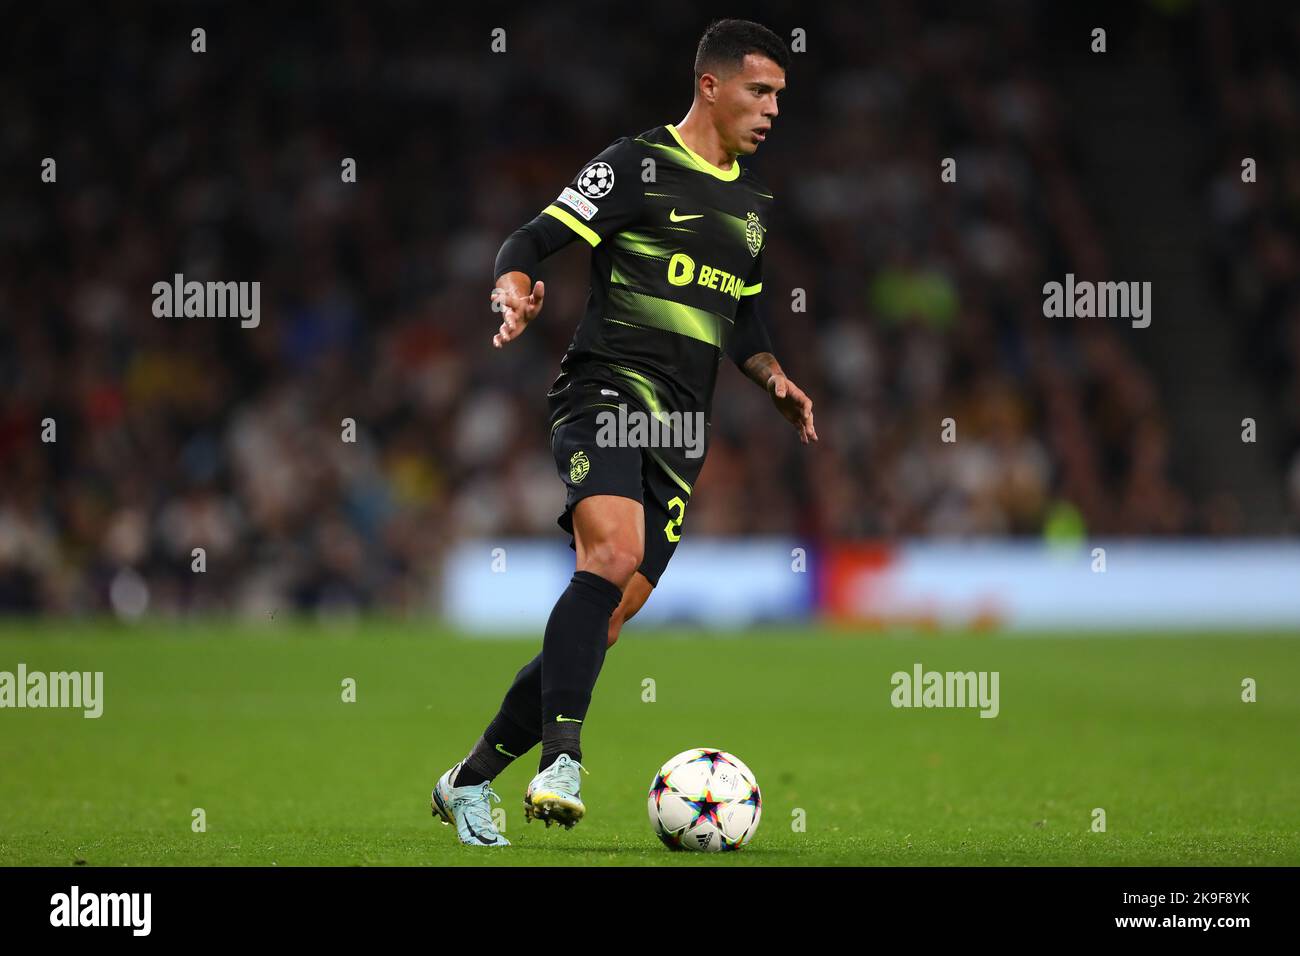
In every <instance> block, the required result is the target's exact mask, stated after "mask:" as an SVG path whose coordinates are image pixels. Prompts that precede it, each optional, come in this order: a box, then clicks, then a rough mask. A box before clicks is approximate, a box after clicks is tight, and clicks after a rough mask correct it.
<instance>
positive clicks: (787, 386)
mask: <svg viewBox="0 0 1300 956" xmlns="http://www.w3.org/2000/svg"><path fill="white" fill-rule="evenodd" d="M767 394H769V395H771V396H772V401H773V402H774V403H775V404H776V408H777V411H779V412H780V413H781V414H782V415H784V416H785V420H786V421H788V422H789V423H790V424H791V425H793V426H794V427H795V428H797V429H799V440H800V441H801V442H803V443H804V444H805V445H807V444H808V443H809V442H814V441H816V440H817V429H815V428H813V412H812V408H813V403H812V399H811V398H809V397H808V396H807V395H805V394H804V391H803V389H802V388H800V387H799V386H798V385H796V384H795V383H794V382H792V381H790V380H789V379H788V378H786V377H785V376H784V375H773V376H772V377H771V378H769V379H768V380H767Z"/></svg>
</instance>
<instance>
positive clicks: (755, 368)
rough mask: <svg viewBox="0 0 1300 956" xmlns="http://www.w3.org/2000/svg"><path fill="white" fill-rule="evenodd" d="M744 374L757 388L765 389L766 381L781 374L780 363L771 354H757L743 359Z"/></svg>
mask: <svg viewBox="0 0 1300 956" xmlns="http://www.w3.org/2000/svg"><path fill="white" fill-rule="evenodd" d="M744 372H745V374H746V375H748V376H749V377H750V378H751V379H753V380H754V382H756V383H757V384H758V386H759V388H767V380H768V379H770V378H771V377H772V376H773V375H781V374H783V373H782V371H781V363H780V362H778V361H777V360H776V356H775V355H773V354H772V353H771V352H757V353H755V354H753V355H751V356H750V357H749V358H747V359H745V365H744Z"/></svg>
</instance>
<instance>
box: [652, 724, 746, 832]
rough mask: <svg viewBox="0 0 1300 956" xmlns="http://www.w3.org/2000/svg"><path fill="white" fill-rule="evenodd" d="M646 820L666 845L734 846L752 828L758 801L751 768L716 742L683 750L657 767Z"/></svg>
mask: <svg viewBox="0 0 1300 956" xmlns="http://www.w3.org/2000/svg"><path fill="white" fill-rule="evenodd" d="M648 804H649V809H650V825H651V826H652V827H653V828H654V831H655V836H657V837H659V839H660V840H662V841H663V843H664V845H665V846H667V847H668V848H669V849H672V850H699V851H702V852H706V853H717V852H723V851H727V850H739V849H740V848H741V847H742V846H744V845H745V844H746V843H748V842H749V841H750V840H751V839H752V838H753V836H754V831H755V830H757V829H758V818H759V816H760V815H761V813H762V808H763V800H762V797H760V796H759V792H758V781H757V780H756V779H754V774H753V771H751V770H750V769H749V768H748V767H746V766H745V764H744V762H743V761H741V760H740V758H738V757H735V756H733V755H732V754H729V753H727V752H726V751H725V750H718V749H717V748H716V747H696V748H695V749H693V750H685V751H683V752H682V753H679V754H678V755H677V756H676V757H673V758H672V759H671V760H669V761H668V762H667V763H666V764H664V765H663V766H662V767H660V768H659V772H658V773H657V774H655V779H654V783H653V784H651V785H650V794H649V801H648Z"/></svg>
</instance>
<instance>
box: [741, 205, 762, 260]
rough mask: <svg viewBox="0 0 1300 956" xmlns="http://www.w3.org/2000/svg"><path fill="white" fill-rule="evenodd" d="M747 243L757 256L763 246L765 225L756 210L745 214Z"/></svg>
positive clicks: (752, 254)
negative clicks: (760, 220) (760, 221)
mask: <svg viewBox="0 0 1300 956" xmlns="http://www.w3.org/2000/svg"><path fill="white" fill-rule="evenodd" d="M745 245H747V246H749V254H750V255H751V256H757V255H758V250H759V249H761V248H763V227H762V225H761V224H760V223H759V221H758V213H756V212H751V213H748V214H747V215H746V216H745Z"/></svg>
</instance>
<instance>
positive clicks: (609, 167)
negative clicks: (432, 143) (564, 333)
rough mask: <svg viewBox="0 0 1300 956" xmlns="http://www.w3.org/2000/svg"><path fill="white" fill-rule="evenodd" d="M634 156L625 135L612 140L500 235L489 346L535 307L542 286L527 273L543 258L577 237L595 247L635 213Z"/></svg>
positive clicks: (499, 343)
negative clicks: (532, 213)
mask: <svg viewBox="0 0 1300 956" xmlns="http://www.w3.org/2000/svg"><path fill="white" fill-rule="evenodd" d="M638 156H639V154H638V151H637V149H636V147H635V146H634V145H633V143H632V141H631V140H629V139H627V138H626V137H624V138H622V139H618V140H615V141H614V142H613V143H611V144H610V145H609V146H607V147H606V148H605V149H604V150H603V151H602V152H601V153H600V154H599V155H598V156H596V157H595V158H594V159H593V160H592V161H591V162H589V163H587V164H586V165H585V166H583V167H582V169H580V170H579V171H578V173H577V174H576V175H575V176H574V177H573V179H572V180H571V181H570V182H569V185H568V186H566V187H565V188H564V189H563V190H562V191H561V192H560V195H559V196H557V197H556V199H555V201H554V202H552V203H551V204H550V205H549V206H547V207H546V208H545V209H543V210H542V212H541V214H540V215H538V216H537V218H536V219H534V220H533V221H532V222H530V223H528V224H527V225H525V226H523V227H521V228H519V229H516V230H515V231H514V233H512V234H511V236H510V238H509V239H507V240H506V241H505V244H504V245H502V247H501V250H500V252H498V253H497V259H496V270H495V274H496V276H497V281H496V286H495V288H493V290H492V302H493V303H494V307H495V308H496V309H497V310H498V311H500V313H501V320H502V321H501V327H500V328H499V329H498V330H497V333H496V335H495V336H493V337H492V344H493V345H494V346H496V347H497V348H501V347H503V346H504V345H505V344H506V343H507V342H511V341H513V340H514V339H516V338H518V337H519V336H520V335H521V334H522V333H523V331H524V329H525V328H527V327H528V323H529V322H531V321H532V320H533V319H534V318H536V317H537V314H538V313H539V312H541V310H542V298H543V296H544V295H545V294H546V286H545V284H544V283H543V282H541V281H540V280H538V281H537V282H536V283H533V281H532V279H531V277H532V276H533V275H534V274H535V273H536V270H537V266H538V264H539V263H540V262H541V261H542V260H543V259H545V258H546V257H547V256H549V255H552V254H553V253H555V252H557V251H558V250H560V249H562V248H564V247H565V246H567V245H568V244H569V243H570V242H572V241H573V240H574V239H577V238H581V239H584V240H585V241H586V242H587V243H588V244H589V245H591V247H592V248H595V247H596V246H598V245H599V244H600V243H601V241H602V240H603V239H605V238H606V237H608V236H611V235H613V234H615V233H617V232H619V231H620V230H622V229H624V228H626V227H627V226H628V225H630V224H631V223H632V222H634V221H635V220H636V219H637V218H638V217H639V216H640V214H641V206H642V203H643V202H644V198H645V197H644V194H643V192H642V190H641V180H640V177H639V175H638V172H639V158H638Z"/></svg>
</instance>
